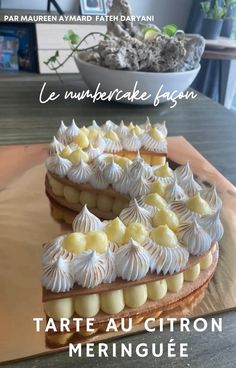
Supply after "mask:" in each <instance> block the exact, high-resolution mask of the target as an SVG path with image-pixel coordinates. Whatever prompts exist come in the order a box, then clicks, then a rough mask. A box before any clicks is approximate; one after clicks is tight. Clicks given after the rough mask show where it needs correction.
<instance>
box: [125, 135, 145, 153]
mask: <svg viewBox="0 0 236 368" xmlns="http://www.w3.org/2000/svg"><path fill="white" fill-rule="evenodd" d="M122 145H123V148H124V149H126V150H127V151H131V152H137V151H138V150H140V148H141V146H142V142H141V139H140V138H139V137H138V136H137V135H136V134H135V132H133V131H131V132H129V133H128V134H127V135H126V136H123V138H122Z"/></svg>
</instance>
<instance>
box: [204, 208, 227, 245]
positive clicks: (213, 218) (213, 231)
mask: <svg viewBox="0 0 236 368" xmlns="http://www.w3.org/2000/svg"><path fill="white" fill-rule="evenodd" d="M198 223H199V224H200V225H201V226H202V228H203V229H204V230H205V231H206V232H207V233H208V234H209V235H210V237H211V240H212V243H214V242H216V241H219V240H220V239H221V238H222V236H223V235H224V228H223V225H222V223H221V221H220V210H217V211H216V212H215V213H213V214H212V215H210V216H203V217H201V218H200V219H198Z"/></svg>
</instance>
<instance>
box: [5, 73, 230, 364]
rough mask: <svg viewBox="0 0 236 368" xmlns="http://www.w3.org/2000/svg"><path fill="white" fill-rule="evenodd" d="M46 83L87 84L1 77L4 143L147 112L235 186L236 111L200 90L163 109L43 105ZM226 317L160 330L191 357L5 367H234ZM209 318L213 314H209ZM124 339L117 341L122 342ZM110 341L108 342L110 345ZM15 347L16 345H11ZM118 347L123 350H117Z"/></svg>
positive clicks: (141, 117)
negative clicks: (208, 327)
mask: <svg viewBox="0 0 236 368" xmlns="http://www.w3.org/2000/svg"><path fill="white" fill-rule="evenodd" d="M44 81H47V88H48V89H51V90H61V89H63V90H66V89H77V90H79V89H80V88H85V86H84V84H83V82H82V81H81V79H80V76H79V75H67V76H63V81H64V83H63V85H62V84H61V83H60V82H59V81H58V78H57V77H56V76H52V75H51V76H42V75H41V76H39V75H28V74H27V75H26V74H19V75H13V74H9V75H7V76H6V75H4V76H1V75H0V87H1V88H0V144H2V145H4V144H24V143H26V144H30V143H36V142H49V141H50V140H51V138H52V135H53V134H54V133H55V131H56V129H57V127H58V124H59V122H60V120H61V119H63V120H64V121H65V123H68V122H70V121H71V119H72V118H75V120H76V122H77V121H78V122H79V123H81V124H88V123H89V122H91V120H92V119H96V120H97V121H98V122H99V123H102V122H104V121H105V120H107V119H112V120H114V121H115V122H119V121H120V120H121V119H124V121H125V122H129V121H131V120H132V121H133V122H135V123H143V122H144V121H145V119H146V116H147V115H149V117H150V119H151V121H153V122H154V121H162V120H166V121H167V127H168V130H169V135H183V136H184V137H185V138H186V139H188V140H189V141H190V142H191V143H192V145H193V146H195V147H196V148H197V149H198V150H199V151H200V152H201V153H202V154H203V155H204V156H205V157H206V158H207V159H208V160H209V161H210V162H211V163H212V164H213V165H214V166H215V167H216V168H217V169H218V170H219V171H220V172H221V173H222V174H223V175H224V176H225V177H226V178H228V179H229V180H230V181H231V182H232V183H234V184H236V160H235V158H234V157H235V156H236V114H234V113H232V112H230V111H228V110H226V109H225V108H224V107H222V106H220V105H218V104H216V103H214V102H212V101H211V100H209V99H208V98H206V97H204V96H202V95H200V94H199V96H198V97H197V99H196V100H193V101H192V100H188V101H179V102H178V104H177V106H176V107H175V108H174V109H170V108H169V106H168V104H165V105H162V106H160V107H157V108H154V107H143V106H132V105H120V104H114V103H110V104H103V103H97V104H96V105H94V104H91V103H89V102H88V101H83V102H76V101H70V102H65V103H64V104H63V105H62V104H59V103H58V102H57V101H56V102H51V103H48V104H46V105H41V104H40V103H39V102H38V96H39V91H40V89H41V86H42V83H43V82H44ZM220 316H221V317H223V332H221V333H216V332H215V333H212V332H207V331H206V332H205V333H204V334H199V333H197V332H194V331H191V332H183V333H179V332H178V331H176V332H173V333H170V332H169V330H168V329H166V331H165V332H164V333H162V334H161V339H162V340H161V341H162V342H163V343H164V345H165V344H167V343H168V341H169V340H170V339H171V338H173V339H174V342H175V343H176V344H177V346H178V344H180V343H181V342H186V341H187V342H188V343H189V346H190V347H194V348H193V349H191V348H190V350H189V351H190V358H182V359H180V358H171V359H170V358H166V356H165V357H163V358H162V359H161V360H160V359H158V360H157V359H156V358H154V357H153V356H151V355H150V356H148V357H147V358H137V357H136V356H134V357H133V358H132V360H131V359H130V358H124V359H122V360H120V359H118V358H86V357H83V358H79V360H78V358H77V357H74V358H69V356H68V353H67V352H64V353H58V354H52V355H48V356H43V357H37V358H33V359H29V360H24V361H21V362H17V363H14V364H13V363H10V364H8V365H7V364H6V365H4V366H6V367H19V368H20V367H22V368H30V367H35V368H39V367H45V368H46V367H57V368H60V367H71V368H72V367H78V366H81V367H85V366H86V367H87V368H90V367H94V366H96V367H103V368H106V367H109V368H116V367H120V366H121V365H122V366H123V367H133V366H136V367H137V368H139V367H140V368H141V367H143V366H144V365H146V366H147V367H157V366H158V367H174V366H175V367H181V368H182V367H190V368H199V367H204V368H213V367H214V368H216V367H221V368H223V367H224V368H230V367H232V368H233V367H235V364H236V363H235V362H236V351H235V344H236V332H235V331H236V311H230V312H227V313H223V314H222V315H216V316H215V317H220ZM208 319H210V318H208ZM119 341H120V340H116V342H119ZM130 341H132V343H133V346H136V345H137V344H138V343H141V342H145V343H147V344H151V343H152V342H156V343H159V342H160V335H158V332H156V333H152V334H148V333H139V334H137V335H134V336H132V337H130V336H129V337H125V338H122V342H124V343H125V342H130ZM110 344H111V343H108V345H110ZM13 348H14V347H13ZM118 350H119V349H118Z"/></svg>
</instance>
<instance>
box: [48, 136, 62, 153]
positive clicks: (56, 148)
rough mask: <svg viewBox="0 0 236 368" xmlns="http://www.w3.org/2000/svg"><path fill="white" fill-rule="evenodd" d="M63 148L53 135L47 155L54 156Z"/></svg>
mask: <svg viewBox="0 0 236 368" xmlns="http://www.w3.org/2000/svg"><path fill="white" fill-rule="evenodd" d="M64 148H65V146H64V144H62V143H61V142H60V141H59V140H57V138H56V137H53V141H52V142H51V143H50V144H49V146H48V154H49V156H54V155H57V154H59V153H60V152H61V151H62V150H63V149H64Z"/></svg>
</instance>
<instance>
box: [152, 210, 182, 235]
mask: <svg viewBox="0 0 236 368" xmlns="http://www.w3.org/2000/svg"><path fill="white" fill-rule="evenodd" d="M152 221H153V225H154V226H159V225H168V227H169V228H170V229H171V230H173V231H176V230H177V228H178V226H179V220H178V217H177V216H176V214H175V213H174V212H173V211H170V210H168V209H167V208H165V209H161V210H160V211H158V212H156V213H155V215H154V216H153V219H152Z"/></svg>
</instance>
